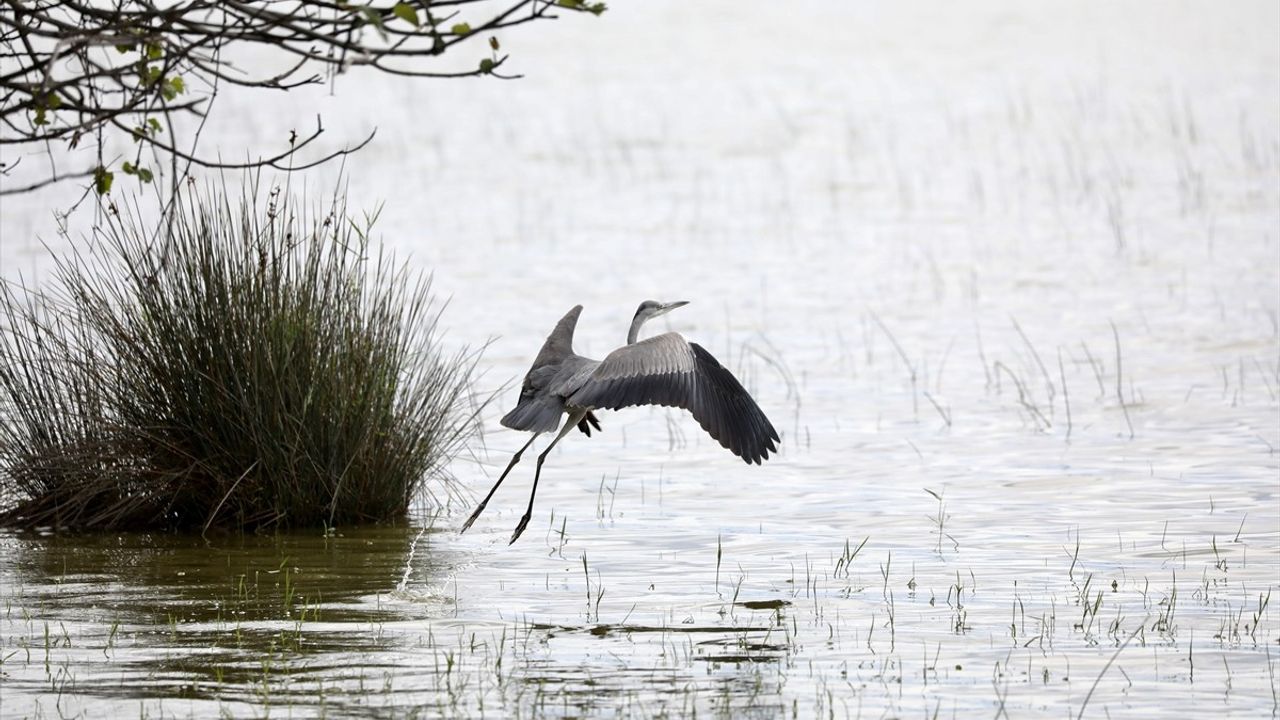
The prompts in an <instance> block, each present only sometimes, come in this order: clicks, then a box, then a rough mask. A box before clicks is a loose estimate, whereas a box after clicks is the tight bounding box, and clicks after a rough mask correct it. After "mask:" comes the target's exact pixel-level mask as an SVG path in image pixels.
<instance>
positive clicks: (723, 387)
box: [553, 333, 781, 465]
mask: <svg viewBox="0 0 1280 720" xmlns="http://www.w3.org/2000/svg"><path fill="white" fill-rule="evenodd" d="M584 370H586V368H584ZM556 390H559V391H560V392H561V393H563V394H564V395H565V396H566V404H568V405H570V406H574V407H586V408H606V409H609V410H617V409H619V408H624V407H630V406H633V405H667V406H671V407H680V408H684V409H686V410H688V411H689V412H691V413H693V417H694V419H696V420H697V421H698V424H699V425H701V426H702V429H703V430H706V431H707V433H708V434H710V435H711V437H713V438H715V439H716V440H718V441H719V442H720V444H721V445H722V446H724V447H725V448H727V449H728V450H729V451H730V452H732V453H733V454H734V455H737V456H738V457H740V458H742V459H743V460H745V461H747V462H749V463H756V464H757V465H758V464H760V461H762V460H765V459H767V458H768V457H769V453H770V452H777V450H778V446H777V445H775V444H774V443H776V442H781V441H780V440H779V438H778V432H777V431H776V430H774V429H773V425H772V424H770V423H769V419H768V418H767V417H765V415H764V413H763V412H762V411H761V410H760V406H759V405H756V401H755V400H752V399H751V395H749V394H748V393H747V391H746V390H745V389H744V388H743V387H742V384H741V383H739V382H738V379H737V378H735V377H734V376H733V373H731V372H729V371H728V370H726V369H725V368H724V367H722V366H721V365H720V363H719V362H718V361H717V360H716V359H715V358H714V357H712V356H711V353H709V352H707V351H706V349H705V348H703V347H702V346H701V345H698V344H697V343H690V342H688V341H687V340H685V339H684V338H683V337H681V336H680V335H678V334H676V333H666V334H665V335H658V336H657V337H652V338H649V339H648V340H642V341H640V342H638V343H632V344H631V345H625V346H623V347H620V348H618V349H617V350H614V351H613V352H611V353H609V356H608V357H606V358H605V359H604V360H603V361H601V362H600V364H599V365H597V366H595V367H594V368H591V371H590V372H589V373H582V374H579V375H578V376H577V377H575V378H574V379H573V380H572V387H565V388H562V389H556V388H553V392H554V391H556Z"/></svg>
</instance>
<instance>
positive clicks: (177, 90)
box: [160, 77, 187, 100]
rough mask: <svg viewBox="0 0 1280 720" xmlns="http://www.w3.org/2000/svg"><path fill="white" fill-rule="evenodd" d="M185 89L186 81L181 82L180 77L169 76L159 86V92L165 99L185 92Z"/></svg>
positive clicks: (170, 98)
mask: <svg viewBox="0 0 1280 720" xmlns="http://www.w3.org/2000/svg"><path fill="white" fill-rule="evenodd" d="M186 90H187V86H186V83H184V82H182V78H181V77H171V78H169V79H168V80H165V81H164V84H163V85H161V86H160V94H161V95H163V96H164V99H165V100H172V99H174V98H176V97H178V96H179V95H181V94H182V93H184V92H186Z"/></svg>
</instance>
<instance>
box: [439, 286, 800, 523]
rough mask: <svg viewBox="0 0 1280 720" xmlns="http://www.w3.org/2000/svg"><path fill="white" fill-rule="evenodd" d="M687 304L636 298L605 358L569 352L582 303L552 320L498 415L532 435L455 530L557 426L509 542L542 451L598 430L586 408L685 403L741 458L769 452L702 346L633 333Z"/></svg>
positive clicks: (760, 426) (764, 426) (740, 392)
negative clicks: (574, 434) (575, 432)
mask: <svg viewBox="0 0 1280 720" xmlns="http://www.w3.org/2000/svg"><path fill="white" fill-rule="evenodd" d="M687 304H688V303H687V302H686V301H683V300H681V301H679V302H669V303H662V302H657V301H655V300H646V301H644V302H642V303H640V307H639V308H638V309H637V310H636V314H635V317H634V318H632V320H631V329H630V330H628V331H627V344H626V345H623V346H622V347H620V348H618V349H617V350H614V351H613V352H611V353H609V354H608V355H607V356H605V359H604V360H592V359H591V358H586V357H583V356H581V355H578V354H576V353H574V352H573V331H574V328H575V327H577V325H578V316H579V315H581V314H582V306H581V305H577V306H575V307H574V308H573V309H572V310H570V311H569V312H568V313H567V314H566V315H565V316H564V317H563V318H561V319H560V322H558V323H556V327H555V329H554V330H552V331H551V335H550V336H549V337H548V338H547V340H546V342H544V343H543V344H542V350H540V351H539V352H538V356H537V357H536V358H535V359H534V361H533V367H531V368H529V372H528V374H526V375H525V376H524V383H523V385H522V386H521V388H520V400H519V402H518V403H516V407H515V409H513V410H512V411H511V412H509V413H507V414H506V416H504V417H503V418H502V424H503V425H504V426H506V427H509V428H511V429H512V430H525V431H528V432H531V433H533V437H531V438H529V442H527V443H525V444H524V446H523V447H521V448H520V449H519V450H517V451H516V454H515V455H513V456H512V457H511V462H509V463H507V469H506V470H503V471H502V475H501V476H499V477H498V482H496V483H494V485H493V488H492V489H491V490H489V494H488V495H485V498H484V500H482V501H481V502H480V505H479V506H478V507H477V508H476V509H475V512H473V513H471V517H469V518H467V521H466V522H465V523H464V524H463V525H462V530H461V532H466V531H467V528H469V527H471V524H472V523H474V522H475V521H476V518H478V517H480V513H482V512H484V508H485V506H486V505H488V504H489V499H490V498H492V497H493V493H494V492H496V491H497V489H498V486H499V485H501V484H502V481H503V480H505V479H506V477H507V474H508V473H510V472H511V468H513V467H515V465H516V463H517V462H519V461H520V456H521V455H522V454H524V451H525V450H527V449H529V446H530V445H532V444H533V441H534V440H536V439H537V438H538V436H539V435H541V434H543V433H549V432H552V431H553V430H555V429H556V428H557V427H559V428H560V432H559V434H558V435H556V437H555V439H554V440H552V441H551V444H550V445H548V446H547V448H546V449H545V450H543V451H542V453H541V454H540V455H538V466H537V469H536V470H535V471H534V474H533V490H532V492H530V493H529V507H528V509H527V510H525V513H524V516H523V517H521V518H520V523H519V524H518V525H516V529H515V532H514V533H512V535H511V542H512V543H514V542H515V541H516V540H517V539H518V538H519V537H520V534H521V533H523V532H524V529H525V527H526V526H527V525H528V524H529V518H530V516H531V515H532V514H533V498H534V496H535V495H536V494H537V492H538V477H539V476H540V475H541V474H542V463H543V461H545V460H546V458H547V453H549V452H551V448H553V447H555V446H556V443H558V442H560V440H561V439H562V438H564V436H565V435H567V434H569V431H571V430H572V429H573V428H575V427H576V428H578V429H579V430H581V431H582V432H583V433H584V434H586V435H587V437H590V436H591V429H592V428H593V427H594V428H595V429H596V430H599V429H600V422H599V421H598V420H597V419H596V416H595V414H594V413H593V412H592V411H593V410H620V409H622V408H625V407H633V406H638V405H666V406H669V407H679V408H684V409H685V410H688V411H689V412H690V413H692V414H693V417H694V419H695V420H697V421H698V424H699V425H701V426H702V429H703V430H706V431H707V434H709V435H710V436H711V437H712V438H714V439H716V440H718V441H719V442H720V445H722V446H723V447H725V448H726V449H728V450H729V452H731V453H733V454H734V455H737V456H738V457H740V458H742V459H743V460H745V461H746V462H747V463H755V464H757V465H759V464H760V463H761V461H763V460H767V459H768V457H769V453H771V452H773V453H776V452H777V451H778V446H777V445H776V444H775V443H778V442H781V439H780V438H779V437H778V431H777V430H774V429H773V425H772V424H771V423H770V422H769V419H768V418H767V417H765V415H764V412H762V411H761V410H760V406H759V405H757V404H756V401H755V400H752V399H751V395H750V394H748V393H747V391H746V390H745V389H744V388H743V387H742V384H741V383H739V382H738V379H737V378H735V377H734V376H733V373H731V372H729V371H728V370H727V369H725V368H724V367H723V366H722V365H720V363H719V361H717V360H716V359H715V358H714V357H712V356H711V353H709V352H707V350H706V348H704V347H702V346H701V345H699V344H697V343H691V342H689V341H688V340H685V339H684V338H683V337H681V336H680V334H679V333H673V332H672V333H664V334H662V335H657V336H654V337H651V338H648V339H645V340H638V337H639V335H640V327H641V326H642V325H644V323H645V322H646V321H647V320H650V319H652V318H655V317H657V316H659V315H663V314H666V313H668V312H671V311H672V310H674V309H676V308H678V307H681V306H684V305H687ZM566 413H568V415H569V417H568V419H567V420H565V422H564V425H560V417H561V416H562V415H564V414H566Z"/></svg>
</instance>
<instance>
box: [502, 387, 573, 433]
mask: <svg viewBox="0 0 1280 720" xmlns="http://www.w3.org/2000/svg"><path fill="white" fill-rule="evenodd" d="M563 412H564V405H563V404H562V403H561V400H560V398H558V397H555V396H553V395H550V394H547V393H542V394H538V395H531V396H529V397H522V398H520V402H519V403H517V404H516V406H515V409H513V410H512V411H511V412H509V413H507V414H506V415H504V416H503V417H502V420H501V422H502V425H503V426H504V427H509V428H511V429H512V430H528V431H529V432H536V433H544V432H551V431H553V430H555V429H556V428H558V427H560V415H561V414H562V413H563Z"/></svg>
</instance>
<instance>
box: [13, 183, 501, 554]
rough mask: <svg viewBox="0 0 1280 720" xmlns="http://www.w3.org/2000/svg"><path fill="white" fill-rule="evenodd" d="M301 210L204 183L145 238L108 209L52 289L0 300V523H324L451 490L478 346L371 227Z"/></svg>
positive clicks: (336, 212)
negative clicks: (470, 347) (454, 338)
mask: <svg viewBox="0 0 1280 720" xmlns="http://www.w3.org/2000/svg"><path fill="white" fill-rule="evenodd" d="M305 204H306V203H305V202H295V201H293V200H292V199H290V198H289V197H288V196H287V193H282V192H281V191H280V190H278V189H276V190H272V191H271V192H269V193H263V192H260V191H259V189H258V187H257V185H256V183H254V184H251V186H250V189H249V190H247V191H246V194H245V195H244V196H243V197H241V198H239V199H236V198H234V197H231V196H229V195H228V193H227V191H226V190H225V189H210V190H206V191H203V192H195V193H189V194H186V195H185V196H183V197H182V198H181V199H180V200H179V201H178V202H177V204H176V205H175V207H174V209H173V211H172V212H171V213H170V214H169V215H168V216H167V217H166V218H165V219H164V220H163V221H162V222H161V223H160V224H159V226H158V227H159V229H158V230H155V229H152V228H153V225H150V224H148V223H147V221H145V220H144V219H143V217H142V214H141V213H140V212H139V211H138V210H137V208H128V207H125V208H120V207H117V206H116V205H108V206H107V207H106V211H105V213H104V220H103V222H102V223H101V224H100V225H99V226H98V228H97V229H96V230H95V236H94V237H93V238H92V242H91V243H90V245H89V247H88V248H87V249H86V250H84V251H83V252H76V253H73V254H72V255H70V256H69V257H66V258H63V259H61V260H59V261H58V265H57V271H56V273H55V277H54V282H53V287H52V288H42V289H38V290H37V289H28V288H21V287H11V286H8V285H6V286H5V287H4V288H3V291H2V292H0V323H2V326H0V523H3V524H8V525H16V526H26V527H37V526H54V527H60V528H174V529H196V530H203V529H207V528H209V527H210V526H220V525H221V526H231V527H253V528H262V527H271V526H294V527H296V526H320V525H322V524H324V525H329V526H332V525H335V524H350V523H357V522H369V521H385V520H390V519H394V518H397V517H399V516H401V515H403V514H404V513H405V511H406V510H407V508H408V507H409V504H410V502H411V501H412V499H413V498H414V497H415V496H416V495H417V494H418V493H419V491H421V490H423V489H424V483H425V482H426V481H427V480H428V479H438V480H439V483H438V484H433V485H432V486H430V487H429V488H427V491H428V492H430V493H434V494H439V493H441V492H444V493H449V492H451V485H450V480H449V478H448V476H447V475H446V474H445V472H444V465H445V463H446V461H447V460H448V459H449V458H450V457H451V456H453V455H455V454H456V453H457V452H459V451H460V450H461V449H462V447H463V446H464V444H465V443H466V441H467V440H468V439H469V438H470V437H471V436H472V434H473V432H474V431H475V430H476V428H477V424H476V417H477V416H476V410H477V408H476V407H475V404H474V403H473V397H472V395H471V393H470V381H471V378H472V373H473V371H474V369H475V360H476V355H474V354H471V353H469V352H468V351H466V350H461V351H459V352H456V353H450V352H449V351H447V350H446V349H444V348H443V347H442V345H441V343H440V342H439V334H438V332H437V321H438V320H439V312H440V307H439V305H437V304H436V303H434V302H433V299H432V295H431V292H430V279H429V278H428V277H422V276H419V275H415V274H414V273H412V272H410V271H409V270H407V269H406V268H405V267H403V266H400V265H396V264H395V263H394V262H393V261H391V260H390V259H389V258H387V257H384V256H383V255H381V254H380V253H378V252H377V251H376V250H374V249H372V248H371V247H370V243H369V235H368V230H369V228H370V227H371V225H372V218H370V217H366V218H365V221H364V222H357V221H356V220H354V219H353V218H351V217H349V216H348V215H347V213H346V207H345V203H344V202H343V200H342V198H341V196H335V197H334V198H333V200H332V201H331V202H330V203H329V204H328V205H327V206H325V207H324V208H323V209H321V210H318V211H317V210H314V209H309V208H307V207H304V205H305Z"/></svg>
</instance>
